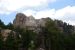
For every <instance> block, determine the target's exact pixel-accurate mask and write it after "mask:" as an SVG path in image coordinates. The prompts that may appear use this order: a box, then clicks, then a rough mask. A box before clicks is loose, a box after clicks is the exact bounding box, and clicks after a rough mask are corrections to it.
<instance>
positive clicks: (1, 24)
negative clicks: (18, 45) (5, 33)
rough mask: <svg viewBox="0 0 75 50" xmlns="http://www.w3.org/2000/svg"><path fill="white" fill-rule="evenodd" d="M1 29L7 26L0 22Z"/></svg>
mask: <svg viewBox="0 0 75 50" xmlns="http://www.w3.org/2000/svg"><path fill="white" fill-rule="evenodd" d="M0 27H1V28H5V25H4V23H3V22H2V21H1V20H0Z"/></svg>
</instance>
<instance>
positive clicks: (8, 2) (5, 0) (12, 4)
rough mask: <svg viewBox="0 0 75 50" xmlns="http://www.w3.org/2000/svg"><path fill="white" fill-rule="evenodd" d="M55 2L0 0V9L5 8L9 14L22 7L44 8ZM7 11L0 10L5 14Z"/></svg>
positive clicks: (47, 0)
mask: <svg viewBox="0 0 75 50" xmlns="http://www.w3.org/2000/svg"><path fill="white" fill-rule="evenodd" d="M55 1H56V0H0V9H1V8H5V9H7V10H9V12H12V11H18V9H20V8H22V7H39V6H45V5H47V4H48V3H52V2H55ZM7 10H4V9H2V10H0V11H4V12H7Z"/></svg>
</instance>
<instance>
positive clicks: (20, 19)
mask: <svg viewBox="0 0 75 50" xmlns="http://www.w3.org/2000/svg"><path fill="white" fill-rule="evenodd" d="M46 20H47V19H46V18H42V19H35V18H34V17H33V16H28V17H27V16H26V15H24V14H22V13H18V14H17V15H16V19H15V20H14V21H13V25H14V27H20V28H26V27H27V28H28V29H30V30H35V31H37V30H40V28H39V27H40V26H45V22H46Z"/></svg>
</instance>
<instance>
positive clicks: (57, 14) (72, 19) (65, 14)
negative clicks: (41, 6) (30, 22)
mask: <svg viewBox="0 0 75 50" xmlns="http://www.w3.org/2000/svg"><path fill="white" fill-rule="evenodd" d="M23 13H25V14H27V15H31V14H32V15H33V16H34V17H35V18H38V19H39V18H46V17H50V18H52V19H59V20H63V21H64V22H67V23H70V24H72V25H75V6H67V7H64V8H62V9H58V10H55V9H45V10H41V11H34V10H27V11H24V12H23Z"/></svg>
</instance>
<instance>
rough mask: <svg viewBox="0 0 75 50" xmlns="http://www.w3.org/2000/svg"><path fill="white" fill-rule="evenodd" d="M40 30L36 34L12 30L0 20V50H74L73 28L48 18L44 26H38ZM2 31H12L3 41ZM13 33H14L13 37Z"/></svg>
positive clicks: (16, 29)
mask: <svg viewBox="0 0 75 50" xmlns="http://www.w3.org/2000/svg"><path fill="white" fill-rule="evenodd" d="M56 22H57V24H56ZM60 27H61V28H62V29H60ZM40 28H41V31H40V32H39V34H37V33H36V32H34V31H33V30H28V29H27V28H26V29H22V28H19V27H16V28H14V26H13V24H12V23H9V24H8V25H5V24H4V23H3V22H2V21H1V20H0V50H38V48H43V49H44V50H75V31H74V29H75V28H74V26H72V25H69V24H67V23H65V22H62V21H60V20H52V19H50V18H49V20H48V21H47V22H46V26H45V27H42V26H40ZM2 29H10V30H12V31H11V32H10V33H9V34H8V37H7V39H6V40H5V41H4V40H3V38H4V37H3V36H2V34H1V30H2ZM13 31H14V32H16V33H15V35H14V32H13ZM39 50H42V49H39Z"/></svg>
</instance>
